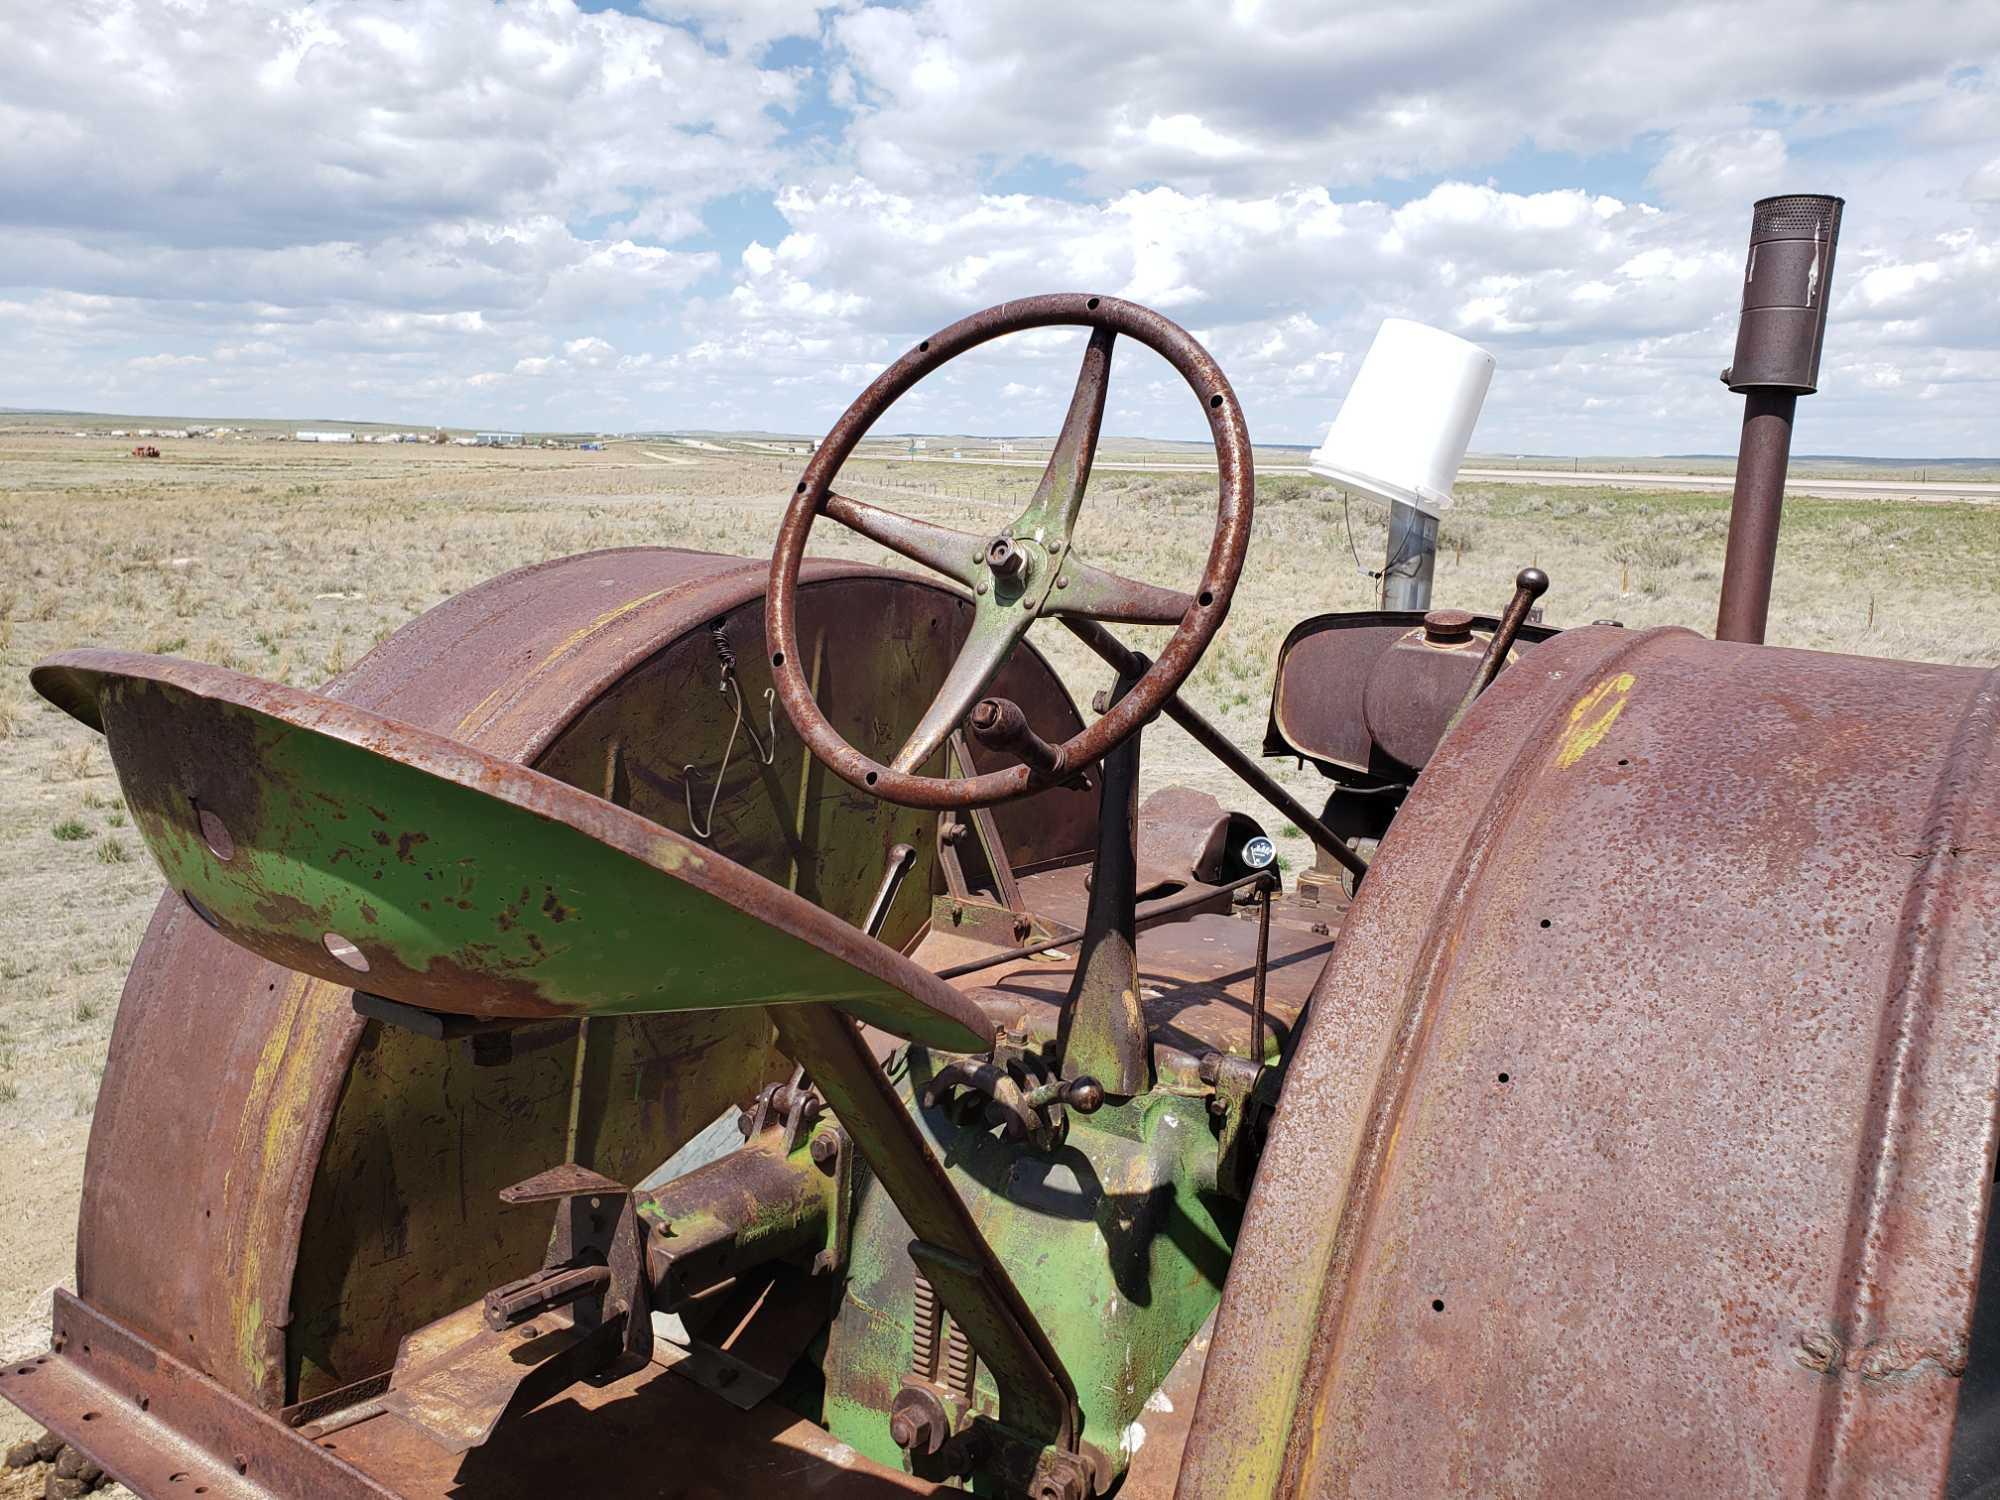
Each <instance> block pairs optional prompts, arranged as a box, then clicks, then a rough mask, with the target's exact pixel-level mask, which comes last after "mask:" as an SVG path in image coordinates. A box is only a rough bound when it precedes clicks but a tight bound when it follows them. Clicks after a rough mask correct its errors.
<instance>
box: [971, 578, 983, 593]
mask: <svg viewBox="0 0 2000 1500" xmlns="http://www.w3.org/2000/svg"><path fill="white" fill-rule="evenodd" d="M972 591H973V592H974V593H975V594H983V593H985V592H986V580H985V579H984V578H982V579H980V580H979V582H977V583H975V584H974V585H973V586H972Z"/></svg>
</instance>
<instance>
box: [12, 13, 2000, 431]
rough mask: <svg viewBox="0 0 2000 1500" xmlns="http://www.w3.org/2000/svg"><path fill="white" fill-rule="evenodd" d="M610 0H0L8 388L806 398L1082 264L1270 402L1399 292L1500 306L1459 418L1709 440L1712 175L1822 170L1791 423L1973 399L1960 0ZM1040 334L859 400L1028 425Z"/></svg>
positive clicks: (681, 413) (693, 401)
mask: <svg viewBox="0 0 2000 1500" xmlns="http://www.w3.org/2000/svg"><path fill="white" fill-rule="evenodd" d="M645 8H646V10H647V12H648V14H642V15H636V16H635V15H626V14H620V13H617V12H615V11H608V12H602V13H597V14H584V13H582V12H580V11H579V10H578V9H577V8H576V6H575V5H574V4H573V3H571V0H510V3H508V4H507V5H505V6H503V7H494V6H492V5H490V4H488V3H487V0H321V3H318V4H315V5H312V6H305V7H301V6H298V5H296V4H293V3H290V0H176V3H175V4H173V5H162V4H159V3H157V0H93V3H92V4H91V5H90V6H56V7H43V8H41V9H39V10H21V9H19V8H18V7H17V8H16V10H15V11H0V180H5V181H6V182H7V183H8V191H7V192H6V193H5V194H4V195H0V371H4V373H0V402H4V403H7V404H18V405H44V404H51V405H73V406H96V407H99V408H103V409H117V408H122V409H126V410H132V409H135V408H143V407H146V406H150V407H152V408H153V409H155V410H165V409H172V410H176V411H190V412H191V411H195V410H197V409H200V410H212V411H214V412H215V413H216V414H218V415H223V414H231V413H244V414H249V413H264V412H267V413H269V414H273V415H280V414H291V413H295V412H297V411H305V410H315V409H324V408H325V406H326V404H327V403H328V402H329V401H330V400H333V399H336V398H337V399H338V400H339V401H340V402H341V408H342V409H343V410H349V411H356V412H366V413H372V414H376V415H381V416H384V417H387V418H390V419H395V420H408V421H412V422H417V421H432V420H442V421H469V422H480V423H485V424H488V425H491V424H492V423H495V422H500V421H505V422H506V423H507V424H508V425H520V426H532V425H536V424H537V423H540V424H545V425H562V426H597V425H603V423H601V422H600V421H599V418H600V417H602V416H603V415H604V414H605V413H607V412H612V411H617V412H620V413H622V414H625V415H622V416H621V418H620V420H621V422H623V421H630V422H633V423H639V424H646V425H662V426H697V425H699V426H716V425H743V426H757V427H785V428H793V429H815V428H823V427H824V426H825V425H826V424H827V423H828V422H829V421H831V420H832V418H833V417H834V416H835V415H836V414H837V413H838V411H839V410H840V409H841V408H842V407H843V406H844V405H845V404H846V402H847V401H848V400H849V399H850V398H851V397H852V395H853V394H854V393H855V392H856V391H858V390H859V388H860V386H861V385H862V384H864V383H865V382H866V381H867V380H868V379H869V378H870V377H871V376H872V374H873V373H874V372H875V371H877V370H879V369H880V368H881V367H882V366H883V365H884V364H885V363H886V362H887V361H888V360H890V359H892V358H894V357H895V356H896V355H897V354H898V353H899V352H900V351H901V350H902V349H904V348H905V347H907V346H908V345H909V344H910V343H911V342H914V341H915V340H916V339H918V338H921V337H923V336H924V335H925V334H926V333H928V332H930V331H933V330H934V329H936V328H937V327H939V326H941V325H943V324H944V323H946V322H949V321H951V320H953V319H955V318H957V317H960V316H962V315H964V314H965V313H967V312H970V311H972V310H974V309H976V308H979V307H982V306H985V305H987V304H990V303H993V302H998V301H1001V300H1004V299H1006V298H1009V297H1014V296H1018V295H1021V294H1024V293H1029V292H1035V291H1043V290H1048V289H1050V288H1053V287H1084V288H1089V289H1093V290H1099V291H1104V292H1109V293H1113V294H1117V295H1121V296H1126V297H1130V298H1133V299H1135V300H1138V301H1142V302H1147V303H1150V304H1152V305H1154V306H1157V307H1159V308H1161V309H1162V310H1164V311H1166V312H1167V313H1168V314H1169V315H1170V316H1172V317H1174V318H1176V319H1178V320H1180V321H1182V322H1183V323H1185V324H1186V325H1188V326H1189V327H1190V328H1192V329H1194V330H1195V331H1196V332H1197V333H1198V335H1199V336H1200V337H1201V338H1203V339H1204V340H1205V341H1206V342H1207V343H1208V344H1209V345H1210V347H1211V348H1212V349H1213V351H1214V352H1215V353H1216V355H1217V357H1218V358H1219V359H1220V360H1221V361H1222V363H1223V365H1224V368H1225V369H1226V370H1227V371H1228V372H1229V374H1230V376H1231V378H1232V380H1233V381H1234V383H1235V384H1236V386H1237V388H1238V390H1239V392H1240V393H1241V394H1242V395H1243V397H1244V400H1245V403H1246V407H1247V409H1248V411H1249V414H1250V417H1251V422H1252V429H1253V432H1255V433H1256V434H1257V435H1258V436H1259V437H1262V438H1266V439H1267V440H1268V439H1290V440H1305V441H1311V440H1315V439H1316V438H1317V437H1318V435H1319V431H1320V430H1321V429H1322V428H1323V426H1324V423H1325V421H1326V419H1327V417H1328V416H1329V415H1330V413H1331V411H1332V409H1333V405H1334V403H1335V402H1337V400H1338V398H1339V396H1340V394H1341V392H1342V390H1343V389H1344V387H1345V384H1346V382H1347V381H1348V379H1350V378H1351V376H1352V372H1353V368H1354V362H1355V360H1356V359H1357V358H1358V356H1359V354H1360V352H1361V351H1362V350H1363V349H1365V348H1366V346H1367V342H1368V339H1369V337H1370V336H1371V334H1372V332H1373V329H1374V326H1375V324H1376V322H1377V321H1379V319H1380V318H1382V317H1384V316H1388V315H1401V316H1412V317H1418V318H1422V319H1425V320H1428V321H1433V322H1437V323H1441V324H1443V325H1444V326H1447V327H1451V328H1454V329H1456V330H1457V331H1459V332H1461V333H1464V334H1466V335H1468V336H1471V337H1475V338H1478V339H1481V340H1482V341H1485V342H1487V343H1488V344H1489V345H1490V346H1491V347H1493V348H1494V350H1495V352H1496V354H1497V355H1498V357H1499V360H1500V372H1499V374H1498V376H1497V377H1496V380H1495V383H1494V387H1493V395H1492V397H1491V400H1490V402H1489V405H1488V414H1487V417H1486V420H1485V422H1484V424H1483V425H1482V429H1481V435H1480V438H1479V439H1478V441H1482V442H1490V443H1491V444H1493V445H1494V446H1504V447H1510V448H1521V449H1527V448H1539V449H1545V450H1554V451H1577V450H1589V451H1599V452H1603V451H1660V450H1685V449H1688V448H1710V449H1713V448H1720V447H1726V446H1727V445H1728V443H1729V442H1730V441H1731V436H1732V432H1733V424H1734V408H1733V406H1732V404H1731V399H1730V398H1729V397H1728V396H1727V394H1726V393H1725V392H1723V391H1722V390H1721V388H1720V386H1719V385H1718V384H1717V383H1716V381H1715V378H1714V376H1715V371H1716V370H1717V369H1719V368H1720V367H1721V365H1722V364H1724V363H1725V362H1726V361H1727V358H1728V353H1729V346H1730V342H1731V337H1732V334H1733V328H1734V319H1735V304H1736V299H1737V296H1738V290H1739V287H1740V277H1741V269H1742V255H1743V244H1744V232H1745V230H1746V229H1747V227H1748V217H1749V204H1750V201H1751V200H1752V199H1753V198H1755V197H1757V196H1759V195H1761V194H1763V193H1765V192H1769V191H1796V190H1802V189H1805V190H1821V189H1824V190H1830V191H1835V192H1841V193H1844V194H1845V195H1846V196H1847V197H1848V199H1849V209H1848V215H1847V222H1846V228H1845V233H1844V237H1843V242H1842V245H1841V250H1840V259H1839V264H1838V268H1837V271H1836V277H1835V311H1834V318H1835V324H1834V328H1833V331H1832V333H1831V334H1830V336H1829V341H1828V352H1827V356H1826V365H1825V372H1824V379H1823V388H1824V394H1822V395H1821V396H1820V397H1818V398H1815V402H1814V404H1813V405H1812V406H1811V407H1810V408H1809V409H1808V411H1807V414H1806V415H1805V416H1804V417H1802V421H1804V422H1808V423H1811V424H1814V426H1813V428H1812V429H1811V430H1814V432H1815V436H1814V437H1813V438H1812V440H1811V441H1812V445H1813V446H1814V447H1815V448H1842V447H1845V448H1848V449H1857V450H1872V451H1895V450H1898V449H1900V450H1903V451H1921V450H1924V449H1929V450H1930V451H1940V450H1942V449H1947V448H1948V449H1951V450H1954V451H1961V452H1964V451H1980V450H1986V451H1991V450H1992V449H1993V448H1995V447H1996V446H2000V442H1996V439H1995V435H1994V431H1993V426H1992V421H1991V416H1990V413H1991V412H1992V411H1993V410H1995V409H1996V408H2000V354H1996V352H1995V351H1996V350H2000V305H1996V302H1995V299H1994V298H1993V297H1992V294H1991V288H1992V286H1993V285H1994V284H1995V279H1996V275H1995V273H1996V271H2000V260H1996V255H2000V250H1996V248H1995V247H1996V241H1997V240H2000V159H1996V158H1994V156H1993V142H1994V141H1995V140H1996V139H2000V83H1996V80H2000V10H1995V8H1993V7H1973V8H1966V7H1954V6H1947V5H1945V4H1943V0H1911V3H1910V4H1906V5H1902V6H1899V7H1895V8H1893V9H1892V8H1889V7H1886V6H1874V5H1868V4H1861V5H1856V6H1853V7H1849V8H1846V9H1843V10H1838V11H1827V10H1826V9H1825V8H1824V7H1821V6H1814V5H1811V4H1809V3H1807V0H1772V5H1770V6H1766V7H1763V8H1761V9H1746V8H1744V7H1741V6H1733V5H1724V4H1721V3H1719V0H1713V3H1712V0H1701V3H1697V4H1694V5H1689V6H1679V7H1672V8H1657V7H1656V8H1654V9H1652V10H1650V11H1648V10H1637V9H1633V8H1630V7H1625V8H1620V7H1605V6H1602V5H1586V4H1584V3H1582V0H1558V3H1557V4H1554V5H1549V4H1536V5H1528V4H1527V3H1526V0H1504V3H1498V4H1496V3H1493V0H1443V3H1442V4H1441V5H1440V6H1435V7H1429V8H1424V9H1413V8H1410V7H1391V6H1386V5H1380V6H1374V7H1364V6H1340V7H1332V6H1327V5H1324V4H1319V3H1307V0H1264V3H1243V4H1233V5H1231V6H1225V7H1218V6H1216V5H1214V4H1213V3H1212V0H1209V3H1203V4H1194V3H1192V0H1160V3H1157V4H1152V5H1147V6H1129V5H1112V4H1093V3H1084V4H1079V5H1072V6H1069V7H1066V8H1065V9H1064V11H1063V12H1062V15H1061V17H1060V22H1059V23H1056V22H1052V20H1051V18H1050V15H1049V13H1048V11H1047V10H1046V8H1045V7H1038V6H1032V5H1028V4H1026V3H1025V0H950V3H945V0H917V3H914V4H909V5H901V4H898V5H887V4H869V3H865V0H838V3H834V4H828V5H821V4H819V3H818V0H646V7H645ZM1774 35H1789V36H1797V37H1799V38H1801V39H1802V41H1801V45H1800V46H1799V47H1798V48H1797V49H1795V50H1794V51H1793V52H1792V53H1790V54H1789V55H1788V56H1787V57H1786V59H1785V66H1784V67H1782V68H1776V67H1773V66H1772V64H1771V62H1770V53H1769V47H1768V42H1769V39H1770V37H1772V36H1774ZM711 226H712V232H711ZM1075 342H1076V341H1075V339H1074V338H1073V337H1065V336H1064V335H1061V334H1059V333H1055V332H1044V333H1040V334H1036V335H1033V336H1029V337H1024V338H1021V339H1017V340H1012V341H1009V343H1008V345H1007V346H1005V347H990V348H986V349H982V350H980V351H978V352H977V353H976V354H975V355H974V356H972V357H971V358H969V359H968V360H966V361H964V362H962V363H961V364H960V365H959V366H955V367H953V368H952V369H950V370H948V371H946V372H943V373H942V374H941V375H940V376H939V377H937V378H935V379H933V380H932V381H930V382H927V383H926V384H925V386H923V387H920V388H919V390H918V391H916V392H913V393H912V394H911V396H910V397H908V398H906V401H905V403H904V406H903V407H902V408H901V409H900V411H899V415H898V417H897V418H896V419H895V424H896V425H932V426H936V427H940V428H944V427H967V426H976V427H981V428H984V429H987V430H998V429H1009V430H1015V431H1020V430H1025V429H1029V428H1035V427H1040V428H1044V429H1046V428H1049V427H1052V426H1053V425H1054V423H1055V421H1056V420H1057V419H1058V418H1059V416H1060V414H1061V410H1062V407H1063V404H1064V403H1065V402H1066V400H1067V397H1068V391H1069V387H1070V383H1071V380H1072V378H1073V375H1074V361H1075V358H1076V351H1075ZM1113 381H1114V387H1113V401H1112V407H1111V410H1112V414H1113V415H1112V423H1113V425H1114V427H1118V428H1121V429H1122V430H1127V431H1148V432H1159V433H1165V434H1174V435H1190V434H1192V433H1195V432H1198V431H1199V430H1200V419H1199V414H1198V412H1195V411H1194V410H1193V409H1192V408H1191V405H1190V403H1189V400H1188V398H1187V396H1186V394H1185V392H1183V391H1181V390H1180V389H1179V388H1178V382H1177V379H1176V377H1174V376H1172V374H1171V372H1170V371H1168V370H1167V369H1166V367H1165V366H1164V365H1162V364H1161V363H1160V362H1159V361H1158V360H1156V359H1152V358H1150V357H1149V356H1147V355H1145V354H1144V352H1143V351H1137V350H1130V349H1126V350H1121V353H1120V357H1119V360H1118V362H1117V364H1116V366H1115V369H1114V375H1113ZM621 402H625V403H628V404H626V405H619V404H618V403H621ZM1835 432H1837V433H1839V434H1841V435H1840V436H1838V437H1831V436H1821V435H1820V434H1821V433H1827V434H1831V433H1835ZM1803 440H1804V439H1803V437H1802V441H1803Z"/></svg>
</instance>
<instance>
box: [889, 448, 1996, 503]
mask: <svg viewBox="0 0 2000 1500" xmlns="http://www.w3.org/2000/svg"><path fill="white" fill-rule="evenodd" d="M855 457H857V458H872V459H879V460H887V461H891V462H895V463H934V464H992V465H995V466H1001V465H1004V466H1006V467H1008V468H1023V469H1039V468H1040V467H1041V466H1042V463H1043V460H1042V459H1039V458H941V457H939V456H938V455H936V454H931V453H925V454H917V455H915V456H914V457H906V456H904V455H902V454H873V453H858V454H856V455H855ZM1091 467H1092V468H1093V469H1104V470H1107V471H1114V472H1123V473H1128V474H1173V473H1190V472H1192V473H1204V472H1205V473H1209V474H1213V473H1214V472H1215V465H1214V464H1199V463H1196V464H1189V463H1135V462H1131V461H1129V460H1123V459H1121V460H1115V461H1109V462H1103V461H1101V462H1098V463H1096V464H1093V465H1092V466H1091ZM1257 472H1258V473H1260V474H1310V473H1311V472H1312V470H1310V469H1308V468H1306V467H1305V465H1303V464H1265V465H1263V466H1262V467H1260V468H1259V469H1258V471H1257ZM1458 477H1459V478H1460V479H1480V480H1488V481H1498V482H1500V483H1503V484H1547V485H1557V486H1573V485H1591V486H1603V485H1609V486H1611V487H1613V488H1617V489H1628V490H1633V489H1637V490H1720V491H1722V492H1724V493H1725V494H1726V493H1728V492H1729V491H1730V490H1732V489H1734V488H1735V485H1736V480H1735V477H1734V476H1733V475H1729V474H1625V473H1610V472H1598V471H1594V470H1591V469H1584V470H1581V471H1578V470H1574V469H1460V470H1459V471H1458ZM1785 493H1786V494H1788V495H1817V496H1821V497H1823V498H1827V499H1836V500H1837V499H1856V500H1930V501H1939V500H1969V501H1972V502H1974V503H1976V504H1983V505H1995V504H2000V484H1995V483H1985V482H1966V483H1952V482H1949V481H1942V480H1936V479H1931V480H1924V481H1922V482H1919V481H1917V480H1895V479H1801V478H1797V477H1794V478H1791V479H1787V480H1786V481H1785Z"/></svg>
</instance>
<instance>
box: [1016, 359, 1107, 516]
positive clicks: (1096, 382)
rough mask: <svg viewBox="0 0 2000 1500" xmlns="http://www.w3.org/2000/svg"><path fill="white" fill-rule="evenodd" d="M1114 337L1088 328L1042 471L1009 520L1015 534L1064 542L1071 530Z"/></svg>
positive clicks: (1092, 450)
mask: <svg viewBox="0 0 2000 1500" xmlns="http://www.w3.org/2000/svg"><path fill="white" fill-rule="evenodd" d="M1117 337H1118V335H1117V334H1116V333H1114V332H1112V330H1110V329H1109V328H1093V329H1091V330H1090V342H1089V343H1088V344H1086V345H1085V346H1084V350H1083V367H1082V368H1081V369H1080V370H1078V371H1077V372H1076V390H1075V391H1074V392H1073V393H1072V394H1071V396H1070V398H1069V412H1068V414H1067V415H1065V416H1064V417H1063V424H1062V431H1061V432H1059V433H1058V434H1057V435H1056V444H1055V447H1054V448H1052V449H1051V450H1050V451H1049V461H1048V463H1047V465H1046V466H1044V468H1043V469H1042V482H1041V483H1040V484H1038V485H1036V486H1035V494H1034V498H1033V499H1031V500H1030V501H1029V502H1028V508H1027V509H1026V510H1024V511H1022V512H1021V518H1020V520H1018V521H1016V522H1015V523H1014V535H1015V536H1017V537H1028V538H1031V539H1033V540H1035V541H1037V542H1040V543H1042V544H1043V545H1045V546H1046V545H1047V544H1048V543H1050V542H1061V543H1063V544H1064V545H1067V544H1068V542H1069V540H1070V537H1071V535H1072V534H1073V533H1074V532H1075V530H1076V517H1077V513H1078V512H1079V511H1081V510H1082V509H1083V492H1084V490H1085V489H1086V488H1088V487H1089V485H1090V469H1091V465H1092V464H1094V463H1095V462H1096V461H1097V435H1098V433H1099V431H1100V430H1101V429H1102V428H1103V426H1104V398H1105V396H1106V395H1107V394H1108V393H1109V391H1110V388H1111V346H1112V344H1113V342H1115V341H1116V339H1117Z"/></svg>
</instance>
